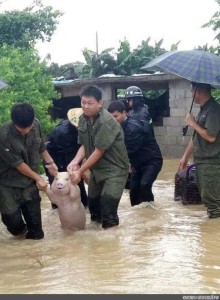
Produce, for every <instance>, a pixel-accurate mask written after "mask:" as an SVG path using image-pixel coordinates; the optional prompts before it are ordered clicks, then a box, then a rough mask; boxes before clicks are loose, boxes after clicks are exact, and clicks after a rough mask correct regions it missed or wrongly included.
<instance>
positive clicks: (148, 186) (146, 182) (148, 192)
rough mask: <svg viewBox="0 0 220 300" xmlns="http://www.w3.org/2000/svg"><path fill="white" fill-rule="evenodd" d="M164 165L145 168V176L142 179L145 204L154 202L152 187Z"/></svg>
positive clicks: (142, 196) (142, 195) (142, 193)
mask: <svg viewBox="0 0 220 300" xmlns="http://www.w3.org/2000/svg"><path fill="white" fill-rule="evenodd" d="M161 167H162V165H161V164H159V165H156V164H155V165H148V166H146V167H144V168H143V170H142V171H143V175H142V177H141V183H140V185H141V198H142V201H144V202H150V201H154V195H153V192H152V186H153V183H154V181H155V180H156V179H157V175H158V173H159V172H160V170H161Z"/></svg>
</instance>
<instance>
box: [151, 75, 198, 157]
mask: <svg viewBox="0 0 220 300" xmlns="http://www.w3.org/2000/svg"><path fill="white" fill-rule="evenodd" d="M190 89H191V86H190V82H188V81H186V80H180V81H170V82H169V105H170V117H164V118H163V126H155V127H154V130H155V135H156V139H157V141H158V144H159V145H160V148H161V151H162V154H163V156H164V157H167V158H180V157H181V156H182V154H183V153H184V151H185V149H186V147H187V145H188V143H189V141H190V138H191V134H192V130H191V129H190V128H189V129H188V132H187V135H186V136H183V135H182V128H183V127H184V126H185V117H186V115H187V113H188V112H189V110H190V106H191V103H192V94H191V91H190ZM198 110H199V107H198V106H196V105H195V104H194V106H193V110H192V113H193V114H194V115H195V116H196V115H197V113H198Z"/></svg>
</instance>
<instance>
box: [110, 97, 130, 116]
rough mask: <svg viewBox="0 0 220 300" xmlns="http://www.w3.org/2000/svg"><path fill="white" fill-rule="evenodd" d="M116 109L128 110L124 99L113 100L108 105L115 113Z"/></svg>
mask: <svg viewBox="0 0 220 300" xmlns="http://www.w3.org/2000/svg"><path fill="white" fill-rule="evenodd" d="M115 111H118V112H120V113H123V112H124V111H126V108H125V105H124V103H123V102H122V101H120V100H115V101H112V102H111V103H110V104H109V106H108V112H110V114H111V113H113V112H115Z"/></svg>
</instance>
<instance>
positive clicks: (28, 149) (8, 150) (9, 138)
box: [0, 119, 46, 188]
mask: <svg viewBox="0 0 220 300" xmlns="http://www.w3.org/2000/svg"><path fill="white" fill-rule="evenodd" d="M44 150H46V146H45V143H44V140H43V137H42V133H41V128H40V124H39V122H38V121H37V120H36V119H35V121H34V125H33V127H32V129H31V131H30V132H29V133H28V134H27V135H25V136H22V135H21V134H20V133H19V132H18V131H17V130H16V128H15V126H14V124H13V122H11V121H9V122H7V123H5V124H3V125H2V126H1V127H0V184H1V185H4V186H8V187H19V188H25V187H27V186H28V185H30V184H31V183H33V180H32V179H30V178H28V177H27V176H25V175H23V174H21V173H20V172H19V171H18V170H17V169H16V168H15V167H16V166H17V165H19V164H21V163H23V162H24V163H26V164H27V165H28V166H29V167H30V168H31V169H32V170H33V171H35V172H37V173H38V172H39V170H38V168H39V153H42V152H43V151H44Z"/></svg>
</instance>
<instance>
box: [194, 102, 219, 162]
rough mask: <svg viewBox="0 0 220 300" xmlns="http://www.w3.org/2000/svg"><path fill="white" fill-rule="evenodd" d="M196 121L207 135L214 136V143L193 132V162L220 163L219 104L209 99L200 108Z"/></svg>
mask: <svg viewBox="0 0 220 300" xmlns="http://www.w3.org/2000/svg"><path fill="white" fill-rule="evenodd" d="M196 121H197V123H198V124H199V125H200V126H201V127H202V128H205V129H206V130H207V132H208V134H209V135H211V136H213V137H215V138H216V141H215V142H214V143H210V142H208V141H206V140H205V139H203V138H202V137H201V136H200V135H199V134H198V133H197V132H194V134H193V155H194V161H195V163H213V164H215V163H218V164H219V163H220V105H219V104H218V103H217V102H216V101H215V100H214V99H210V100H209V101H207V102H206V103H205V104H204V105H203V106H201V108H200V112H199V114H198V116H197V118H196Z"/></svg>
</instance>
